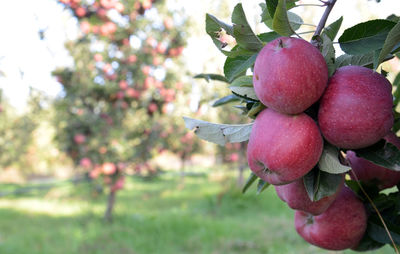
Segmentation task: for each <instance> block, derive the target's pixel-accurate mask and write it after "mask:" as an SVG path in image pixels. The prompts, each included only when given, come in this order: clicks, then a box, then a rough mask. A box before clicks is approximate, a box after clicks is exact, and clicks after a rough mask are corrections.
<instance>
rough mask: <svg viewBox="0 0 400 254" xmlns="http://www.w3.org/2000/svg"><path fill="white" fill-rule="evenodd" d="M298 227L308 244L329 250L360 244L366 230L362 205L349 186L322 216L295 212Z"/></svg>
mask: <svg viewBox="0 0 400 254" xmlns="http://www.w3.org/2000/svg"><path fill="white" fill-rule="evenodd" d="M295 227H296V230H297V232H298V233H299V235H300V236H301V237H303V238H304V240H306V241H307V242H309V243H311V244H313V245H316V246H318V247H321V248H324V249H328V250H344V249H348V248H354V247H356V246H357V245H358V243H359V242H360V240H361V238H362V237H363V235H364V233H365V230H366V228H367V213H366V210H365V208H364V205H363V203H362V202H361V201H360V200H358V198H357V197H356V195H355V194H354V193H353V192H352V191H351V190H350V189H349V188H347V187H344V188H342V191H341V192H340V194H339V195H338V197H337V198H336V200H335V201H334V202H333V203H332V205H331V206H329V208H328V209H327V210H326V211H325V212H324V213H322V214H321V215H317V216H313V215H311V214H309V213H305V212H302V211H296V213H295Z"/></svg>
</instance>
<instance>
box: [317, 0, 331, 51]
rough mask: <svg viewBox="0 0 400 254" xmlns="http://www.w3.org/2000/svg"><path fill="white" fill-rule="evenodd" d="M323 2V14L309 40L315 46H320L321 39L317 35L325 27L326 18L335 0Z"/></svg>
mask: <svg viewBox="0 0 400 254" xmlns="http://www.w3.org/2000/svg"><path fill="white" fill-rule="evenodd" d="M324 3H325V5H326V9H325V11H324V14H323V15H322V17H321V20H320V21H319V23H318V25H317V29H315V32H314V35H313V37H312V40H311V43H312V44H313V45H314V46H315V47H317V48H319V47H320V42H321V40H320V38H319V37H320V35H321V32H322V29H323V28H324V27H325V24H326V20H327V19H328V16H329V14H330V13H331V10H332V8H333V6H334V5H335V3H336V0H328V1H326V2H324Z"/></svg>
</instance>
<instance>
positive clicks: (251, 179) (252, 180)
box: [242, 172, 258, 193]
mask: <svg viewBox="0 0 400 254" xmlns="http://www.w3.org/2000/svg"><path fill="white" fill-rule="evenodd" d="M257 178H258V176H256V174H254V173H253V172H251V173H250V176H249V178H247V181H246V183H245V184H244V186H243V189H242V193H245V192H246V191H247V189H248V188H249V187H250V186H251V185H252V184H253V183H254V181H255V180H257Z"/></svg>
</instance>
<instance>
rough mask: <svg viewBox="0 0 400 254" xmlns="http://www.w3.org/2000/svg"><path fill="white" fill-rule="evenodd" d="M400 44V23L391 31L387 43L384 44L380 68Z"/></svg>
mask: <svg viewBox="0 0 400 254" xmlns="http://www.w3.org/2000/svg"><path fill="white" fill-rule="evenodd" d="M399 43H400V21H399V22H398V23H397V24H396V25H395V26H394V27H393V28H392V29H391V30H390V32H389V34H388V35H387V37H386V40H385V43H384V44H383V48H382V50H381V52H380V54H379V58H378V63H377V65H376V66H378V65H379V64H380V63H382V62H383V60H384V59H385V58H386V56H387V55H389V54H390V52H391V51H392V50H393V49H395V47H396V45H397V46H399V45H398V44H399Z"/></svg>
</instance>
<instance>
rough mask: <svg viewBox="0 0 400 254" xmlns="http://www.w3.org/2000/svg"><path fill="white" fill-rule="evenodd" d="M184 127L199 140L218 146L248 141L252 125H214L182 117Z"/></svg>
mask: <svg viewBox="0 0 400 254" xmlns="http://www.w3.org/2000/svg"><path fill="white" fill-rule="evenodd" d="M183 120H184V121H185V126H186V128H188V129H189V130H193V129H194V133H195V134H196V135H197V136H198V137H199V138H201V139H204V140H207V141H210V142H213V143H215V144H218V145H225V144H226V143H237V142H243V141H247V140H249V137H250V133H251V128H252V126H253V123H249V124H216V123H210V122H206V121H202V120H197V119H192V118H189V117H183Z"/></svg>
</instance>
